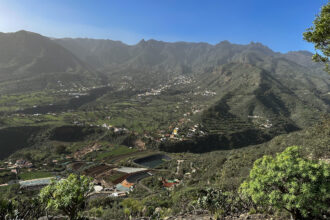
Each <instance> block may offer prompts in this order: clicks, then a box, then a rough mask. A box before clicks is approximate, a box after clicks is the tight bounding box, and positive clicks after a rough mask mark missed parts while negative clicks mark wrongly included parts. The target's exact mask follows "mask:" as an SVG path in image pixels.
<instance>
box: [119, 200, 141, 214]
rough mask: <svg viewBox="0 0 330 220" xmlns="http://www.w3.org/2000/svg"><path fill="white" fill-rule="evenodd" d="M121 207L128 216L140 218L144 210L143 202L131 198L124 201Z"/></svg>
mask: <svg viewBox="0 0 330 220" xmlns="http://www.w3.org/2000/svg"><path fill="white" fill-rule="evenodd" d="M121 205H122V206H123V210H124V213H125V215H126V216H139V215H140V214H141V212H142V209H143V204H142V203H141V201H139V200H136V199H131V198H128V199H124V200H123V201H122V202H121Z"/></svg>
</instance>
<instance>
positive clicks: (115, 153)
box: [96, 146, 136, 160]
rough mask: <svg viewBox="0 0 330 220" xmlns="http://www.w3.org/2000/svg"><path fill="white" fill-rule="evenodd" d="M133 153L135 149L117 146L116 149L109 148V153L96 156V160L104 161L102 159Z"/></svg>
mask: <svg viewBox="0 0 330 220" xmlns="http://www.w3.org/2000/svg"><path fill="white" fill-rule="evenodd" d="M135 151H136V149H131V148H128V147H126V146H118V147H114V148H110V149H109V151H106V152H102V153H99V154H98V155H97V157H96V159H98V160H104V159H107V158H111V157H114V156H119V155H123V154H128V153H132V152H135Z"/></svg>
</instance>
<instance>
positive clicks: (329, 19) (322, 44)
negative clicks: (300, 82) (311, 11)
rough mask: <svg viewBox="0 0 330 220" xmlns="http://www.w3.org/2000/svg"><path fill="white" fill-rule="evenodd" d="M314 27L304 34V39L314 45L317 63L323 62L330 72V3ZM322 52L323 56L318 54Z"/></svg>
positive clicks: (324, 8)
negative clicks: (318, 51)
mask: <svg viewBox="0 0 330 220" xmlns="http://www.w3.org/2000/svg"><path fill="white" fill-rule="evenodd" d="M313 23H314V26H313V27H310V28H308V29H307V32H305V33H304V39H305V40H306V41H308V42H311V43H313V44H314V48H315V50H316V53H315V54H314V56H313V60H314V61H316V62H323V63H325V65H326V71H328V72H329V73H330V70H329V56H330V49H329V41H330V2H328V3H327V4H326V5H324V6H323V7H322V9H321V13H320V14H319V15H317V16H316V18H315V20H314V22H313ZM317 50H320V51H321V52H322V54H323V55H320V54H318V53H317Z"/></svg>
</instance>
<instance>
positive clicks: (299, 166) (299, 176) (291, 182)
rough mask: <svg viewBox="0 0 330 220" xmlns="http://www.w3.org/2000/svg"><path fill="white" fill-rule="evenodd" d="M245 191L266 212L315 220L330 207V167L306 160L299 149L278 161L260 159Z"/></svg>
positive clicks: (246, 184) (292, 148) (285, 154)
mask: <svg viewBox="0 0 330 220" xmlns="http://www.w3.org/2000/svg"><path fill="white" fill-rule="evenodd" d="M241 191H242V192H243V193H244V194H245V195H248V196H250V197H251V198H252V200H253V202H254V203H256V204H257V205H259V206H262V207H264V208H270V207H273V208H275V209H279V210H286V211H288V212H290V213H291V214H292V215H293V217H294V218H295V219H304V218H306V219H312V218H316V217H319V216H322V215H323V214H325V213H326V212H327V209H328V208H329V206H328V205H329V204H330V165H329V164H326V163H323V162H318V161H312V160H308V159H304V158H302V157H301V155H300V148H299V147H297V146H292V147H288V148H287V149H286V150H285V151H283V152H282V153H280V154H277V156H276V157H275V158H273V157H271V156H264V157H262V158H261V159H258V160H257V161H256V162H255V163H254V166H253V169H252V170H251V172H250V177H249V180H247V181H245V182H244V183H243V184H242V185H241Z"/></svg>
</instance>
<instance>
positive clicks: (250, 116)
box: [248, 115, 273, 128]
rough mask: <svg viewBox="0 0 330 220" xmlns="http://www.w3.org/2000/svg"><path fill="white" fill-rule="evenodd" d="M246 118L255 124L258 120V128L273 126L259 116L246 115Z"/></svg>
mask: <svg viewBox="0 0 330 220" xmlns="http://www.w3.org/2000/svg"><path fill="white" fill-rule="evenodd" d="M248 118H251V119H254V120H255V122H256V121H257V120H258V124H259V126H260V128H271V127H272V126H273V124H272V123H271V122H270V120H269V119H265V118H264V117H262V116H259V115H248Z"/></svg>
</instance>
